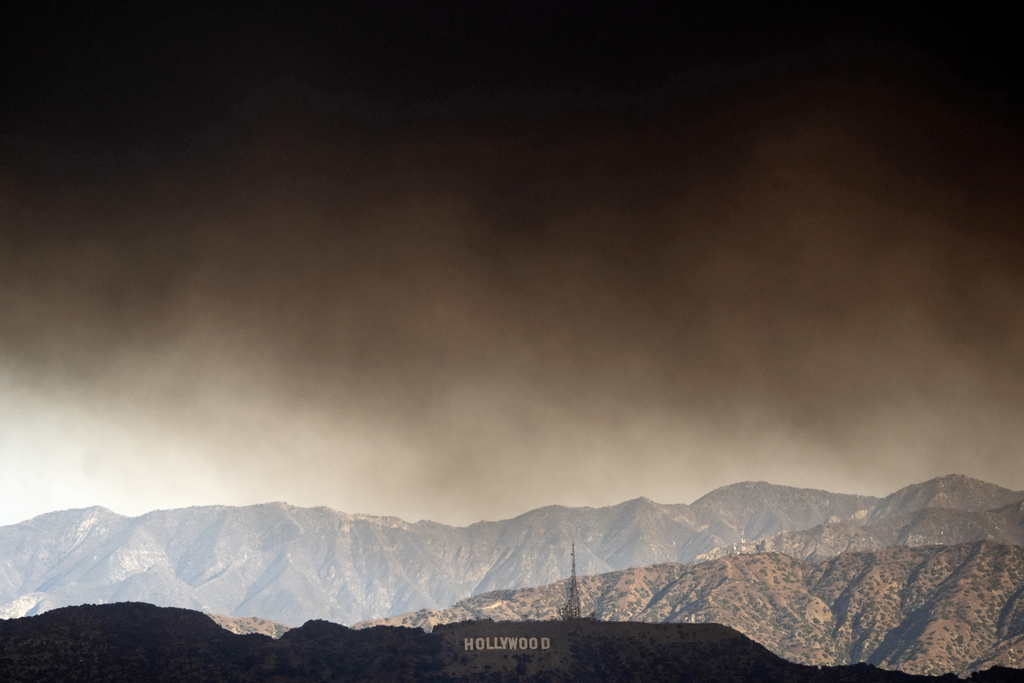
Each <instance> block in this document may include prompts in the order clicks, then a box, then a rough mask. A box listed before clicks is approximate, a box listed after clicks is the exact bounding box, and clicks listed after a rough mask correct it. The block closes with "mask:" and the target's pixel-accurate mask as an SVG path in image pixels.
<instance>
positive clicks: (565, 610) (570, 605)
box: [558, 541, 583, 621]
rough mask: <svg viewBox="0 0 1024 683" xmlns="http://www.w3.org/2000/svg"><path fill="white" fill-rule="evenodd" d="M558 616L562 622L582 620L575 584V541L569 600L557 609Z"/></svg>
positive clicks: (578, 589)
mask: <svg viewBox="0 0 1024 683" xmlns="http://www.w3.org/2000/svg"><path fill="white" fill-rule="evenodd" d="M558 616H559V618H560V619H562V620H564V621H569V620H570V619H582V618H583V607H582V606H581V605H580V587H579V584H578V583H576V541H573V542H572V577H571V578H570V579H569V599H568V600H566V601H565V605H563V606H562V607H560V608H559V609H558Z"/></svg>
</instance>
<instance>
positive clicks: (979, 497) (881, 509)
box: [870, 474, 1024, 520]
mask: <svg viewBox="0 0 1024 683" xmlns="http://www.w3.org/2000/svg"><path fill="white" fill-rule="evenodd" d="M1022 499H1024V491H1011V490H1010V489H1006V488H1003V487H1002V486H998V485H996V484H990V483H988V482H985V481H981V480H980V479H973V478H971V477H967V476H964V475H962V474H947V475H945V476H942V477H936V478H934V479H929V480H928V481H925V482H921V483H920V484H911V485H910V486H905V487H903V488H902V489H900V490H899V491H896V492H895V493H893V494H890V495H889V496H886V497H885V498H884V499H883V500H882V501H881V502H880V503H879V504H878V506H877V507H876V508H875V509H874V511H873V512H872V513H871V516H870V518H871V519H872V520H877V519H882V518H885V517H890V516H892V515H897V514H900V513H904V512H914V511H916V510H922V509H924V508H954V509H957V510H963V511H965V512H983V511H985V510H993V509H995V508H1000V507H1003V506H1006V505H1010V504H1012V503H1016V502H1018V501H1020V500H1022Z"/></svg>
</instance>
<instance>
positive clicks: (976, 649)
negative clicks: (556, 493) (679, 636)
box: [357, 541, 1024, 679]
mask: <svg viewBox="0 0 1024 683" xmlns="http://www.w3.org/2000/svg"><path fill="white" fill-rule="evenodd" d="M579 586H580V592H581V600H582V603H583V610H584V612H594V613H595V615H596V617H597V618H598V619H601V620H608V621H645V622H651V623H720V624H725V625H727V626H730V627H732V628H734V629H736V630H737V631H739V632H740V633H743V634H744V635H746V636H748V637H749V638H752V639H753V640H754V641H756V642H758V643H760V644H761V645H764V646H765V647H767V648H768V649H769V650H771V651H772V652H774V653H775V654H777V655H779V656H781V657H784V658H786V659H788V660H790V661H793V662H798V663H801V664H809V665H826V666H837V665H845V664H852V663H856V662H867V663H870V664H874V665H876V666H880V667H883V668H888V669H900V670H902V671H905V672H907V673H913V674H927V675H941V674H945V673H958V674H967V673H969V672H970V671H975V670H984V669H988V668H990V667H992V666H995V665H1000V666H1008V667H1012V668H1017V669H1020V668H1022V667H1024V547H1020V546H1011V545H1001V544H997V543H993V542H991V541H979V542H975V543H970V544H963V545H954V546H926V547H919V548H907V547H895V548H885V549H883V550H879V551H874V552H865V553H844V554H842V555H839V556H837V557H834V558H831V559H829V560H823V561H820V562H817V563H810V562H805V561H802V560H798V559H795V558H792V557H789V556H787V555H781V554H777V553H765V554H758V555H730V556H726V557H722V558H720V559H717V560H713V561H710V562H704V563H701V564H696V565H680V564H674V563H670V564H660V565H654V566H650V567H636V568H632V569H626V570H623V571H617V572H609V573H607V574H600V575H596V576H586V577H582V578H581V579H580V582H579ZM565 595H566V589H565V582H564V581H561V582H558V583H556V584H552V585H549V586H542V587H537V588H522V589H517V590H505V591H494V592H490V593H485V594H482V595H477V596H474V597H472V598H468V599H466V600H462V601H460V602H458V603H456V604H455V605H453V606H452V607H450V608H448V609H446V610H421V611H419V612H414V613H410V614H405V615H399V616H396V617H392V618H390V619H384V620H377V621H372V622H367V623H364V624H359V625H357V627H358V626H362V627H367V626H373V625H385V624H386V625H394V626H415V627H419V628H424V629H432V628H434V627H435V626H438V625H443V624H449V623H457V622H461V621H466V620H478V619H495V620H498V621H513V622H514V621H520V620H540V619H553V618H555V617H556V610H557V609H558V607H559V606H560V605H561V603H562V601H564V599H565ZM1020 675H1021V678H1022V679H1024V672H1021V674H1020Z"/></svg>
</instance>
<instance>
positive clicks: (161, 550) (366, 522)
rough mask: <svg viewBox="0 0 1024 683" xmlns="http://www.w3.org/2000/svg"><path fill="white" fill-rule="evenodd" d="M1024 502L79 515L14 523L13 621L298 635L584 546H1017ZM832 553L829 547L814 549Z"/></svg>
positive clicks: (824, 497) (978, 488)
mask: <svg viewBox="0 0 1024 683" xmlns="http://www.w3.org/2000/svg"><path fill="white" fill-rule="evenodd" d="M1021 501H1024V492H1019V491H1010V490H1008V489H1004V488H1001V487H998V486H995V485H992V484H987V483H985V482H980V481H978V480H974V479H970V478H968V477H963V476H960V475H951V476H948V477H941V478H939V479H934V480H931V481H929V482H924V483H922V484H917V485H914V486H909V487H906V488H904V489H902V490H901V491H897V492H896V493H894V494H892V495H890V496H887V497H886V498H882V499H879V498H873V497H869V496H857V495H849V494H835V493H828V492H825V491H818V490H813V489H799V488H793V487H787V486H777V485H772V484H768V483H765V482H744V483H740V484H735V485H732V486H726V487H722V488H719V489H716V490H715V491H712V492H711V493H709V494H707V495H705V496H704V497H702V498H700V499H699V500H697V501H695V502H694V503H692V504H691V505H685V504H658V503H654V502H652V501H650V500H648V499H645V498H638V499H635V500H631V501H627V502H624V503H621V504H619V505H615V506H610V507H604V508H566V507H559V506H551V507H544V508H539V509H536V510H531V511H529V512H526V513H524V514H522V515H519V516H518V517H515V518H513V519H507V520H502V521H496V522H478V523H476V524H472V525H469V526H467V527H452V526H448V525H444V524H439V523H436V522H430V521H421V522H416V523H409V522H405V521H402V520H400V519H397V518H394V517H373V516H368V515H358V514H346V513H342V512H337V511H334V510H331V509H329V508H323V507H320V508H297V507H292V506H289V505H286V504H283V503H270V504H264V505H253V506H246V507H222V506H211V507H195V508H186V509H180V510H161V511H155V512H151V513H148V514H145V515H142V516H140V517H124V516H121V515H117V514H115V513H113V512H110V511H109V510H106V509H104V508H88V509H83V510H67V511H63V512H53V513H49V514H45V515H40V516H39V517H35V518H33V519H31V520H28V521H25V522H22V523H20V524H15V525H10V526H6V527H0V617H6V618H11V617H20V616H24V615H32V614H39V613H42V612H45V611H47V610H50V609H53V608H55V607H61V606H66V605H75V604H84V603H105V602H115V601H125V600H139V601H145V602H150V603H153V604H157V605H165V606H176V607H186V608H190V609H197V610H202V611H205V612H213V613H217V614H223V615H228V616H232V617H259V618H263V619H269V620H273V621H275V622H279V623H282V624H286V625H290V626H296V625H299V624H302V623H304V622H306V621H308V620H310V619H326V620H331V621H336V622H341V623H354V622H357V621H362V620H366V619H372V618H378V617H387V616H391V615H396V614H401V613H405V612H411V611H415V610H418V609H423V608H434V609H437V608H443V607H447V606H448V605H451V604H453V603H454V602H455V601H457V600H460V599H463V598H465V597H466V596H471V595H476V594H479V593H484V592H487V591H493V590H498V589H511V588H519V587H523V586H539V585H546V584H550V583H552V582H554V581H557V580H558V579H561V578H563V577H564V576H565V574H566V570H567V567H568V565H569V557H568V552H569V547H570V544H571V542H572V540H573V539H575V541H576V549H577V568H578V571H579V572H580V573H581V574H597V573H605V572H610V571H616V570H622V569H626V568H628V567H638V566H649V565H654V564H658V563H663V562H675V563H681V564H686V563H690V562H693V561H694V560H696V559H697V558H698V557H700V556H702V555H704V556H706V557H707V556H710V554H713V553H718V554H723V553H728V552H730V550H729V548H740V547H741V546H742V544H744V543H750V542H755V541H759V540H762V539H772V542H780V541H777V540H776V539H777V535H778V534H780V533H781V532H807V533H808V534H810V536H808V537H807V538H811V539H812V540H811V541H807V540H806V539H804V540H802V541H800V542H801V543H804V544H805V545H808V544H813V543H812V541H813V538H814V534H818V535H819V536H822V535H823V534H824V531H822V530H830V529H836V528H842V529H844V530H850V533H855V532H856V533H863V534H866V535H867V537H869V538H870V539H875V540H876V541H877V542H879V543H881V542H888V540H890V539H895V540H896V542H897V544H904V545H927V544H931V543H945V542H947V541H949V542H956V543H960V542H965V541H976V540H982V539H984V538H987V537H995V536H994V534H995V531H993V530H994V529H996V527H997V526H998V525H999V524H1002V525H1003V526H1002V527H1001V528H1002V529H1003V532H1000V533H1002V536H999V540H1003V541H1007V539H1011V538H1014V533H1019V531H1020V522H1019V517H1015V515H1016V514H1017V513H1016V512H1014V510H1015V509H1014V508H1012V507H1009V506H1012V504H1014V503H1020V502H1021ZM938 504H941V505H942V506H949V505H956V506H960V507H958V508H949V507H942V508H941V509H942V510H943V512H941V514H940V515H939V517H934V518H929V519H932V521H931V522H929V523H928V524H923V523H922V524H917V525H916V526H913V525H911V526H913V528H914V532H913V533H910V534H901V533H897V532H891V531H886V530H885V529H886V528H887V527H885V525H886V524H890V525H895V526H894V528H899V529H903V528H904V527H906V524H904V526H899V525H900V524H902V522H900V521H899V520H903V519H905V517H901V515H911V518H913V517H912V516H913V513H915V512H918V511H922V510H924V511H930V512H929V514H930V513H931V512H935V511H938V510H939V508H938V507H936V505H938ZM942 515H944V516H945V517H942ZM1001 515H1002V516H1001ZM926 516H927V515H926ZM940 517H941V519H940ZM935 520H939V521H940V522H941V523H939V522H936V521H935ZM943 520H944V521H943ZM1000 520H1003V521H1000ZM1015 520H1017V521H1015ZM836 525H841V526H836ZM816 529H819V530H818V531H815V530H816ZM1015 529H1016V531H1015ZM953 530H956V532H955V533H953ZM887 534H888V535H887ZM995 535H998V534H995ZM1004 537H1005V538H1004ZM801 538H804V537H801ZM901 539H902V540H901ZM767 542H768V541H767V540H766V543H767ZM872 542H875V541H872ZM1017 542H1019V541H1017ZM794 543H795V542H794ZM841 545H842V544H841V543H839V544H835V547H839V546H841ZM830 547H832V546H829V545H828V544H827V543H824V542H821V541H817V545H816V546H815V550H814V552H817V553H818V554H819V555H822V554H824V553H827V551H828V550H829V548H830ZM723 548H724V550H716V549H723Z"/></svg>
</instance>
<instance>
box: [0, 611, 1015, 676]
mask: <svg viewBox="0 0 1024 683" xmlns="http://www.w3.org/2000/svg"><path fill="white" fill-rule="evenodd" d="M1020 674H1021V672H1019V671H1014V670H1010V669H1001V668H993V669H991V670H989V671H985V672H980V673H976V674H974V675H972V676H971V677H970V678H969V679H968V680H971V681H975V682H977V681H982V682H986V681H988V682H992V681H1012V680H1021V675H1020ZM0 680H3V681H10V682H12V683H14V682H19V681H32V682H33V683H46V682H48V681H60V682H61V683H63V682H65V681H153V682H157V681H165V682H174V681H190V682H191V681H277V682H286V681H313V680H324V681H339V682H344V681H451V682H454V681H547V682H550V683H555V682H560V681H608V682H611V683H614V682H616V681H669V680H671V681H720V682H723V683H725V682H730V681H769V682H771V681H778V682H783V681H787V682H788V681H796V682H801V681H808V682H811V681H822V682H824V681H840V682H843V681H850V682H854V681H858V682H859V681H865V682H866V681H885V682H888V681H893V682H897V681H899V682H903V681H907V682H909V681H935V680H942V681H949V683H953V682H954V681H957V680H958V679H957V678H956V677H954V676H951V675H948V676H943V677H941V678H928V677H924V676H913V675H910V674H905V673H901V672H893V671H885V670H882V669H876V668H874V667H872V666H870V665H867V664H858V665H854V666H845V667H835V668H828V667H822V668H817V667H810V666H802V665H798V664H793V663H790V662H787V661H785V660H783V659H781V658H779V657H777V656H775V655H773V654H772V653H770V652H769V651H768V650H766V649H765V648H763V647H761V646H760V645H758V644H756V643H754V642H753V641H751V640H750V639H748V638H746V637H744V636H742V635H741V634H740V633H738V632H737V631H734V630H733V629H730V628H728V627H725V626H721V625H718V624H641V623H608V622H598V621H588V620H583V621H573V622H558V621H548V622H490V621H475V622H462V623H458V624H448V625H445V626H439V627H438V628H436V629H435V630H434V631H433V632H432V633H424V632H423V631H421V630H419V629H411V628H402V627H391V626H379V627H376V628H370V629H364V630H353V629H349V628H347V627H345V626H341V625H338V624H332V623H329V622H324V621H310V622H307V623H306V624H305V625H303V626H301V627H299V628H296V629H292V630H290V631H288V632H287V633H285V634H284V635H283V636H282V637H281V638H280V639H278V640H274V639H273V638H270V637H268V636H265V635H258V634H246V635H239V634H235V633H231V632H229V631H227V630H225V629H223V628H221V627H219V626H218V625H217V624H216V623H214V621H213V620H212V619H210V618H209V617H207V616H206V615H204V614H202V613H199V612H194V611H191V610H185V609H180V608H168V607H155V606H153V605H148V604H145V603H117V604H111V605H83V606H80V607H66V608H60V609H56V610H52V611H50V612H48V613H46V614H43V615H40V616H35V617H24V618H21V619H12V620H8V621H0Z"/></svg>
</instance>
